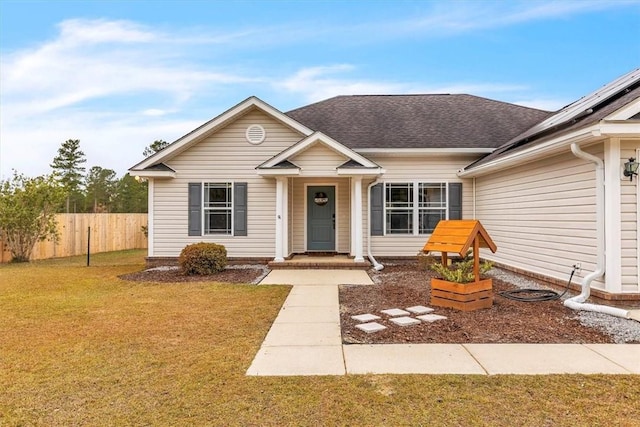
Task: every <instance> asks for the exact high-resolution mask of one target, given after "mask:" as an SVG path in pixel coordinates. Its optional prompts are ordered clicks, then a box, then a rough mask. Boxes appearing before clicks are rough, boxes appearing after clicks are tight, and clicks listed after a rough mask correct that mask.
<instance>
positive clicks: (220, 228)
mask: <svg viewBox="0 0 640 427" xmlns="http://www.w3.org/2000/svg"><path fill="white" fill-rule="evenodd" d="M232 190H233V186H232V184H231V183H230V182H223V183H205V184H204V234H231V230H232V229H233V228H232V223H231V218H232V213H233V203H232V194H233V191H232Z"/></svg>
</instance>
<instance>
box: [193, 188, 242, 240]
mask: <svg viewBox="0 0 640 427" xmlns="http://www.w3.org/2000/svg"><path fill="white" fill-rule="evenodd" d="M207 184H231V206H230V207H229V208H228V209H229V210H230V211H231V229H230V230H229V233H207V221H206V218H207V215H206V211H207V210H214V209H212V208H207V207H205V191H206V190H205V187H206V185H207ZM200 188H201V191H202V194H201V196H200V200H201V206H200V209H201V210H200V211H201V212H202V214H201V215H200V221H202V223H201V228H200V229H201V230H202V233H201V236H202V237H207V236H216V237H220V238H222V237H233V231H234V230H235V223H234V221H235V218H234V217H235V215H234V214H233V212H234V210H233V209H234V205H235V197H234V191H235V181H225V180H219V181H216V180H207V181H202V185H201V186H200ZM225 209H227V208H225ZM220 210H221V209H220Z"/></svg>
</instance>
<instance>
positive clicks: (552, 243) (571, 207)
mask: <svg viewBox="0 0 640 427" xmlns="http://www.w3.org/2000/svg"><path fill="white" fill-rule="evenodd" d="M585 151H588V152H590V153H592V154H595V155H597V156H599V157H600V158H602V156H603V149H602V144H598V146H596V147H591V148H589V149H585ZM594 169H595V168H594V166H593V164H591V163H588V162H586V161H584V160H581V159H578V158H576V157H575V156H573V155H572V154H571V153H566V154H562V155H558V156H555V157H552V158H548V159H544V160H541V161H536V162H531V163H528V164H525V165H520V166H518V167H517V168H511V169H507V170H504V171H500V172H498V173H495V174H491V175H489V176H483V177H479V178H477V179H476V213H477V218H478V219H479V220H480V221H481V222H482V224H483V225H484V227H485V228H486V229H487V231H488V233H489V235H490V236H491V238H492V239H493V241H494V242H495V243H496V245H497V247H498V251H497V253H495V254H491V253H489V252H488V251H487V252H483V256H485V257H486V258H488V259H491V260H494V261H497V262H500V263H504V264H507V265H510V266H513V267H518V268H521V269H524V270H528V271H531V272H534V273H539V274H543V275H545V276H549V277H553V278H557V279H562V280H566V279H567V278H568V275H569V273H570V272H571V266H572V265H573V264H574V263H575V262H578V261H579V262H581V263H582V272H581V273H579V274H578V276H582V275H585V274H587V273H589V272H591V271H593V270H594V269H595V263H596V230H595V171H594ZM577 279H578V277H576V280H577ZM594 285H595V286H596V287H599V288H602V287H603V284H602V283H601V282H594Z"/></svg>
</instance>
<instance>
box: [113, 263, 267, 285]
mask: <svg viewBox="0 0 640 427" xmlns="http://www.w3.org/2000/svg"><path fill="white" fill-rule="evenodd" d="M263 272H264V269H263V267H262V266H256V268H227V269H225V270H224V271H221V272H220V273H216V274H210V275H204V276H197V275H194V276H188V275H186V274H183V273H182V272H181V271H180V270H178V269H152V270H145V271H137V272H135V273H130V274H123V275H122V276H118V277H119V278H120V279H123V280H131V281H135V282H161V283H176V282H178V283H182V282H221V283H255V282H256V280H257V279H258V278H260V276H262V275H263Z"/></svg>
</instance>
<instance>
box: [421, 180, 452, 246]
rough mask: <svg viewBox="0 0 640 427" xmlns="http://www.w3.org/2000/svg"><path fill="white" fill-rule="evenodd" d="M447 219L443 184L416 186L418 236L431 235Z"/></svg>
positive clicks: (445, 191)
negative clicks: (439, 223) (442, 220)
mask: <svg viewBox="0 0 640 427" xmlns="http://www.w3.org/2000/svg"><path fill="white" fill-rule="evenodd" d="M446 218H447V188H446V185H445V184H443V183H438V184H425V183H420V184H418V234H430V233H433V230H434V228H436V225H437V224H438V222H439V221H440V220H441V219H446Z"/></svg>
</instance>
